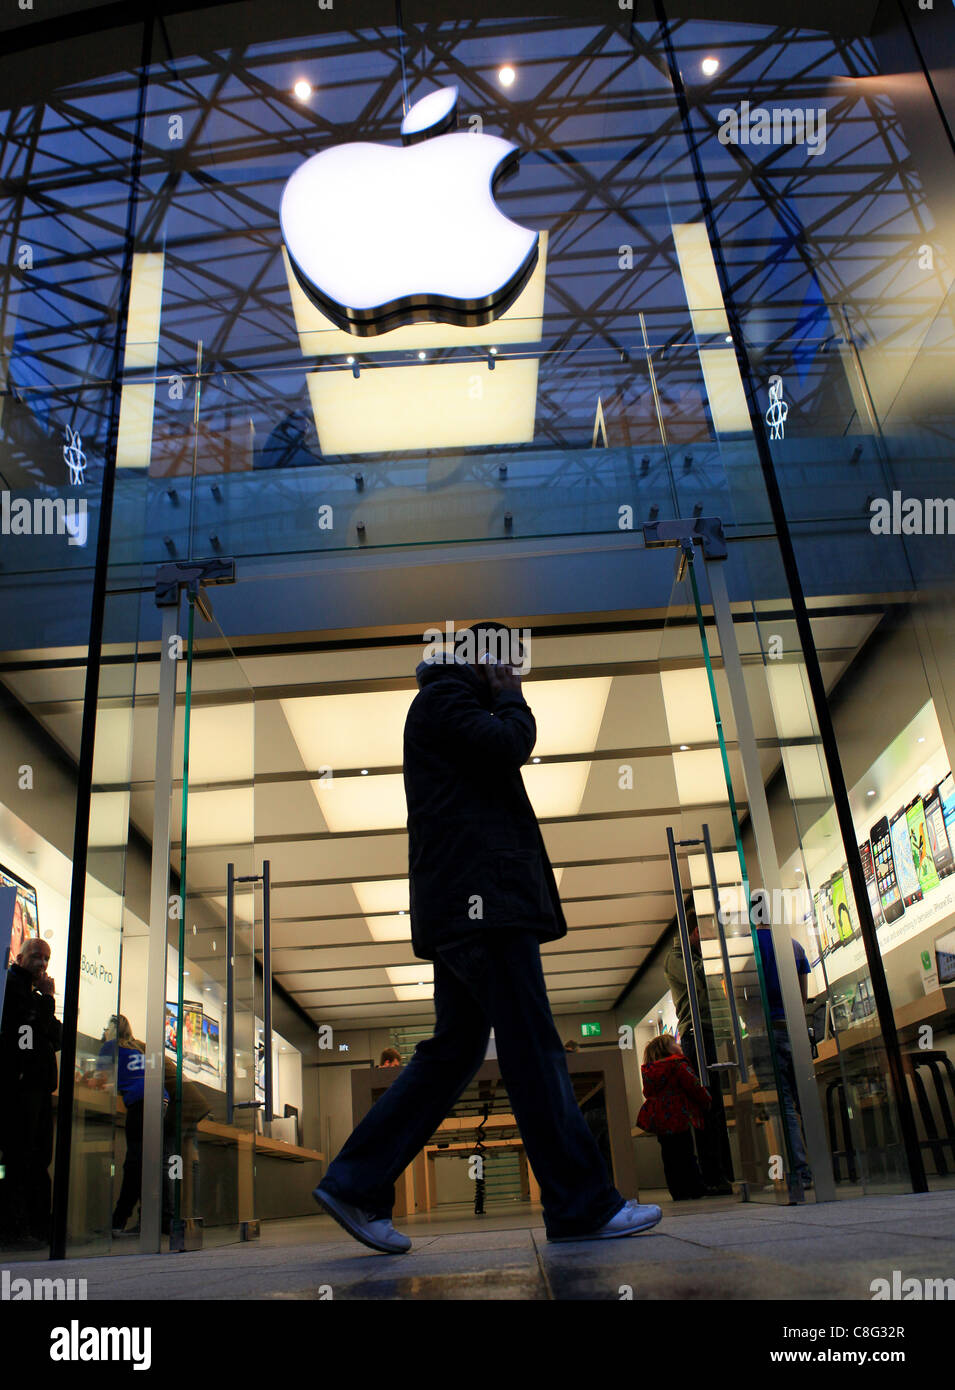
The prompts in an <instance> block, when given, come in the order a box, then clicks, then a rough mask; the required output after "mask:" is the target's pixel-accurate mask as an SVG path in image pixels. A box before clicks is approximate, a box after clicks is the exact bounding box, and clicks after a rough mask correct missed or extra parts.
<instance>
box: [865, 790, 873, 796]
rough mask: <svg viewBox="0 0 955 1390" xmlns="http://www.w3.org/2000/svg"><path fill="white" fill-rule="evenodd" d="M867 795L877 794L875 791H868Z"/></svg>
mask: <svg viewBox="0 0 955 1390" xmlns="http://www.w3.org/2000/svg"><path fill="white" fill-rule="evenodd" d="M866 796H875V792H872V791H869V792H866Z"/></svg>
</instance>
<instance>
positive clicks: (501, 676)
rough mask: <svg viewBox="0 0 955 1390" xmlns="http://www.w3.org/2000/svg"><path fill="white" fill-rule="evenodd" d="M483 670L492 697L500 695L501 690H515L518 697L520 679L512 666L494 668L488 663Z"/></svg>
mask: <svg viewBox="0 0 955 1390" xmlns="http://www.w3.org/2000/svg"><path fill="white" fill-rule="evenodd" d="M484 669H485V670H486V671H487V683H488V685H489V686H490V688H491V691H492V693H493V694H494V695H500V693H501V692H502V691H503V690H516V691H517V693H518V695H520V693H521V678H520V676H519V675H518V673H517V672H516V671H515V670H514V668H513V666H495V665H493V664H491V663H489V664H488V665H487V666H485V668H484Z"/></svg>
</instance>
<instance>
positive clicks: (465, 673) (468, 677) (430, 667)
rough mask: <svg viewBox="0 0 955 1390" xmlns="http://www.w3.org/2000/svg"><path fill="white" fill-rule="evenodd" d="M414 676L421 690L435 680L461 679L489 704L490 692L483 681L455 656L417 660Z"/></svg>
mask: <svg viewBox="0 0 955 1390" xmlns="http://www.w3.org/2000/svg"><path fill="white" fill-rule="evenodd" d="M415 677H416V679H417V682H418V689H419V690H423V689H424V688H425V686H426V685H433V684H434V683H435V681H449V680H450V681H462V680H463V681H465V682H466V683H468V684H470V685H471V686H472V687H473V689H474V690H475V691H476V692H477V694H478V695H479V696H480V698H481V700H482V702H483V703H484V704H487V705H488V706H489V705H490V698H489V696H490V692H489V691H488V688H487V686H486V685H485V683H484V681H482V680H481V677H480V676H478V675H477V674H476V673H475V672H474V671H472V670H471V668H470V666H468V664H467V663H466V662H464V661H460V660H459V659H458V658H457V657H451V658H447V659H444V660H442V659H440V658H437V657H436V658H434V659H432V660H429V661H419V662H418V665H417V666H416V667H415Z"/></svg>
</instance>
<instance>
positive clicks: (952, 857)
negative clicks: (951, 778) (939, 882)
mask: <svg viewBox="0 0 955 1390" xmlns="http://www.w3.org/2000/svg"><path fill="white" fill-rule="evenodd" d="M941 788H942V784H941V782H939V784H938V786H936V787H933V788H932V790H931V791H930V792H929V794H928V796H927V797H926V798H925V824H926V826H927V827H928V842H929V846H930V847H931V851H932V858H933V859H934V860H935V872H936V873H937V874H938V876H939V878H940V879H941V878H948V876H949V874H950V873H952V872H953V871H955V854H953V853H952V842H951V840H950V838H949V834H948V831H947V829H946V828H945V812H944V810H943V807H942V795H941Z"/></svg>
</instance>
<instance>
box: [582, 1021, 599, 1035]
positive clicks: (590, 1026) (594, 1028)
mask: <svg viewBox="0 0 955 1390" xmlns="http://www.w3.org/2000/svg"><path fill="white" fill-rule="evenodd" d="M580 1032H581V1035H582V1036H583V1037H585V1038H599V1037H600V1024H599V1023H582V1024H581V1025H580Z"/></svg>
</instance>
